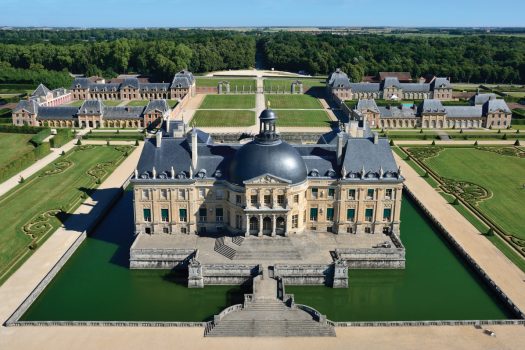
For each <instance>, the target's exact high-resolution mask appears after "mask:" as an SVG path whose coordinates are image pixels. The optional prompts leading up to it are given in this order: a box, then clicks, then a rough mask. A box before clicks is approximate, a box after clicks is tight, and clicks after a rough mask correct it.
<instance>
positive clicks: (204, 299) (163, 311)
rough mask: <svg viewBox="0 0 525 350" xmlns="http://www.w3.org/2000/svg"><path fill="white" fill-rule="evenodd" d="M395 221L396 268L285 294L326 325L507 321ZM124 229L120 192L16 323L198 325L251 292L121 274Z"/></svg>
mask: <svg viewBox="0 0 525 350" xmlns="http://www.w3.org/2000/svg"><path fill="white" fill-rule="evenodd" d="M401 219H402V224H401V239H402V241H403V243H404V244H405V246H406V258H407V261H406V269H405V270H403V271H395V270H377V271H376V270H351V271H350V277H349V283H350V287H349V288H348V289H332V288H327V287H321V286H312V287H300V286H286V292H287V293H293V294H295V300H296V302H297V303H301V304H306V305H309V306H312V307H314V308H316V309H317V310H319V311H320V312H321V313H323V314H326V315H327V316H328V318H329V319H331V320H334V321H371V320H374V321H387V320H468V319H505V318H509V317H512V314H511V313H510V311H509V310H508V309H507V308H506V307H505V306H504V305H503V304H502V303H501V302H500V301H499V300H498V299H497V298H496V297H495V296H494V295H493V294H492V293H491V292H490V291H489V290H488V289H487V288H486V287H485V285H484V284H483V282H482V281H481V280H480V279H479V278H478V277H477V276H476V275H475V273H474V272H473V271H472V270H471V269H470V267H468V266H467V265H466V264H465V263H464V262H463V261H462V260H461V258H459V256H457V255H456V254H455V253H454V252H453V251H452V248H451V247H449V245H448V244H447V243H446V242H445V241H444V240H443V239H442V238H441V236H440V235H439V234H438V232H437V231H436V229H435V228H434V227H433V226H432V225H431V223H430V222H429V221H428V220H427V219H426V217H425V215H424V214H423V213H422V212H421V211H420V210H419V209H418V208H417V207H416V205H415V204H414V203H413V202H412V201H411V200H410V199H409V198H405V200H404V201H403V207H402V214H401ZM132 222H133V213H132V197H131V193H130V192H126V194H125V195H124V196H123V197H122V199H121V200H120V201H119V202H118V203H117V204H116V206H115V207H114V209H113V210H112V211H111V213H109V215H108V216H107V217H106V218H105V219H104V221H103V222H102V223H101V224H100V225H99V227H98V228H97V229H96V231H95V232H94V233H93V235H92V236H91V237H89V238H87V239H86V241H85V242H84V243H83V244H82V245H81V246H80V247H79V249H78V250H77V252H75V254H74V255H73V256H72V257H71V259H70V260H69V261H68V262H67V263H66V265H65V266H64V267H63V268H62V270H61V271H60V272H59V273H58V274H57V276H56V277H55V279H54V280H53V281H52V282H51V283H50V284H49V286H48V287H47V288H46V289H45V290H44V292H43V293H42V294H41V295H40V297H39V298H38V299H37V300H36V301H35V302H34V303H33V305H32V306H31V307H30V309H29V310H28V311H27V312H26V314H25V315H24V316H23V317H22V320H112V321H121V320H127V321H204V320H209V319H210V318H212V317H213V315H214V314H217V313H219V312H220V311H221V310H222V309H224V308H225V307H227V306H229V305H233V304H238V303H242V300H243V294H244V293H249V292H251V291H250V290H249V289H247V288H242V287H239V286H206V287H205V288H204V289H188V288H186V282H185V278H184V276H175V275H173V274H171V273H170V272H169V271H164V270H140V271H137V270H129V269H128V250H129V246H130V245H131V243H132V231H133V225H132Z"/></svg>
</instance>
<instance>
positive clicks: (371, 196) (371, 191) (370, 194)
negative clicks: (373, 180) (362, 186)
mask: <svg viewBox="0 0 525 350" xmlns="http://www.w3.org/2000/svg"><path fill="white" fill-rule="evenodd" d="M366 199H374V189H372V188H369V189H368V191H366Z"/></svg>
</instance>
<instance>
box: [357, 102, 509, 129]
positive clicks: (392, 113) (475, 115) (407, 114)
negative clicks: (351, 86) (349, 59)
mask: <svg viewBox="0 0 525 350" xmlns="http://www.w3.org/2000/svg"><path fill="white" fill-rule="evenodd" d="M476 101H482V99H477V100H476ZM350 119H353V120H358V121H364V122H366V123H368V124H370V126H372V127H376V128H429V129H441V128H458V129H461V128H462V129H464V128H491V127H492V128H497V129H504V128H507V127H509V126H510V125H511V122H512V111H511V110H510V108H509V107H508V106H507V104H506V103H505V101H504V100H499V99H486V100H484V101H483V102H482V103H478V104H474V99H473V100H472V105H470V106H444V105H443V104H442V103H441V101H439V100H436V99H427V100H424V101H423V102H422V103H421V104H419V105H413V106H404V105H401V106H379V107H378V106H377V105H376V103H375V101H374V100H368V99H364V100H359V101H358V103H357V105H356V106H355V107H354V108H353V109H352V110H351V111H350Z"/></svg>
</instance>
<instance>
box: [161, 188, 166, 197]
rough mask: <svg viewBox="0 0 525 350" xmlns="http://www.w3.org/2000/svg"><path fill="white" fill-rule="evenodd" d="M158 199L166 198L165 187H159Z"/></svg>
mask: <svg viewBox="0 0 525 350" xmlns="http://www.w3.org/2000/svg"><path fill="white" fill-rule="evenodd" d="M160 199H168V190H167V189H165V188H161V189H160Z"/></svg>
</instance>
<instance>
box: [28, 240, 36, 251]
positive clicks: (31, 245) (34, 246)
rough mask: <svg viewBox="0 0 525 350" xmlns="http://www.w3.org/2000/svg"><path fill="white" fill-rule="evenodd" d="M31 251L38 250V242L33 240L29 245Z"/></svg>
mask: <svg viewBox="0 0 525 350" xmlns="http://www.w3.org/2000/svg"><path fill="white" fill-rule="evenodd" d="M28 248H29V249H31V250H35V249H36V248H38V243H37V242H36V240H33V241H32V242H31V243H30V244H29V247H28Z"/></svg>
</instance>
